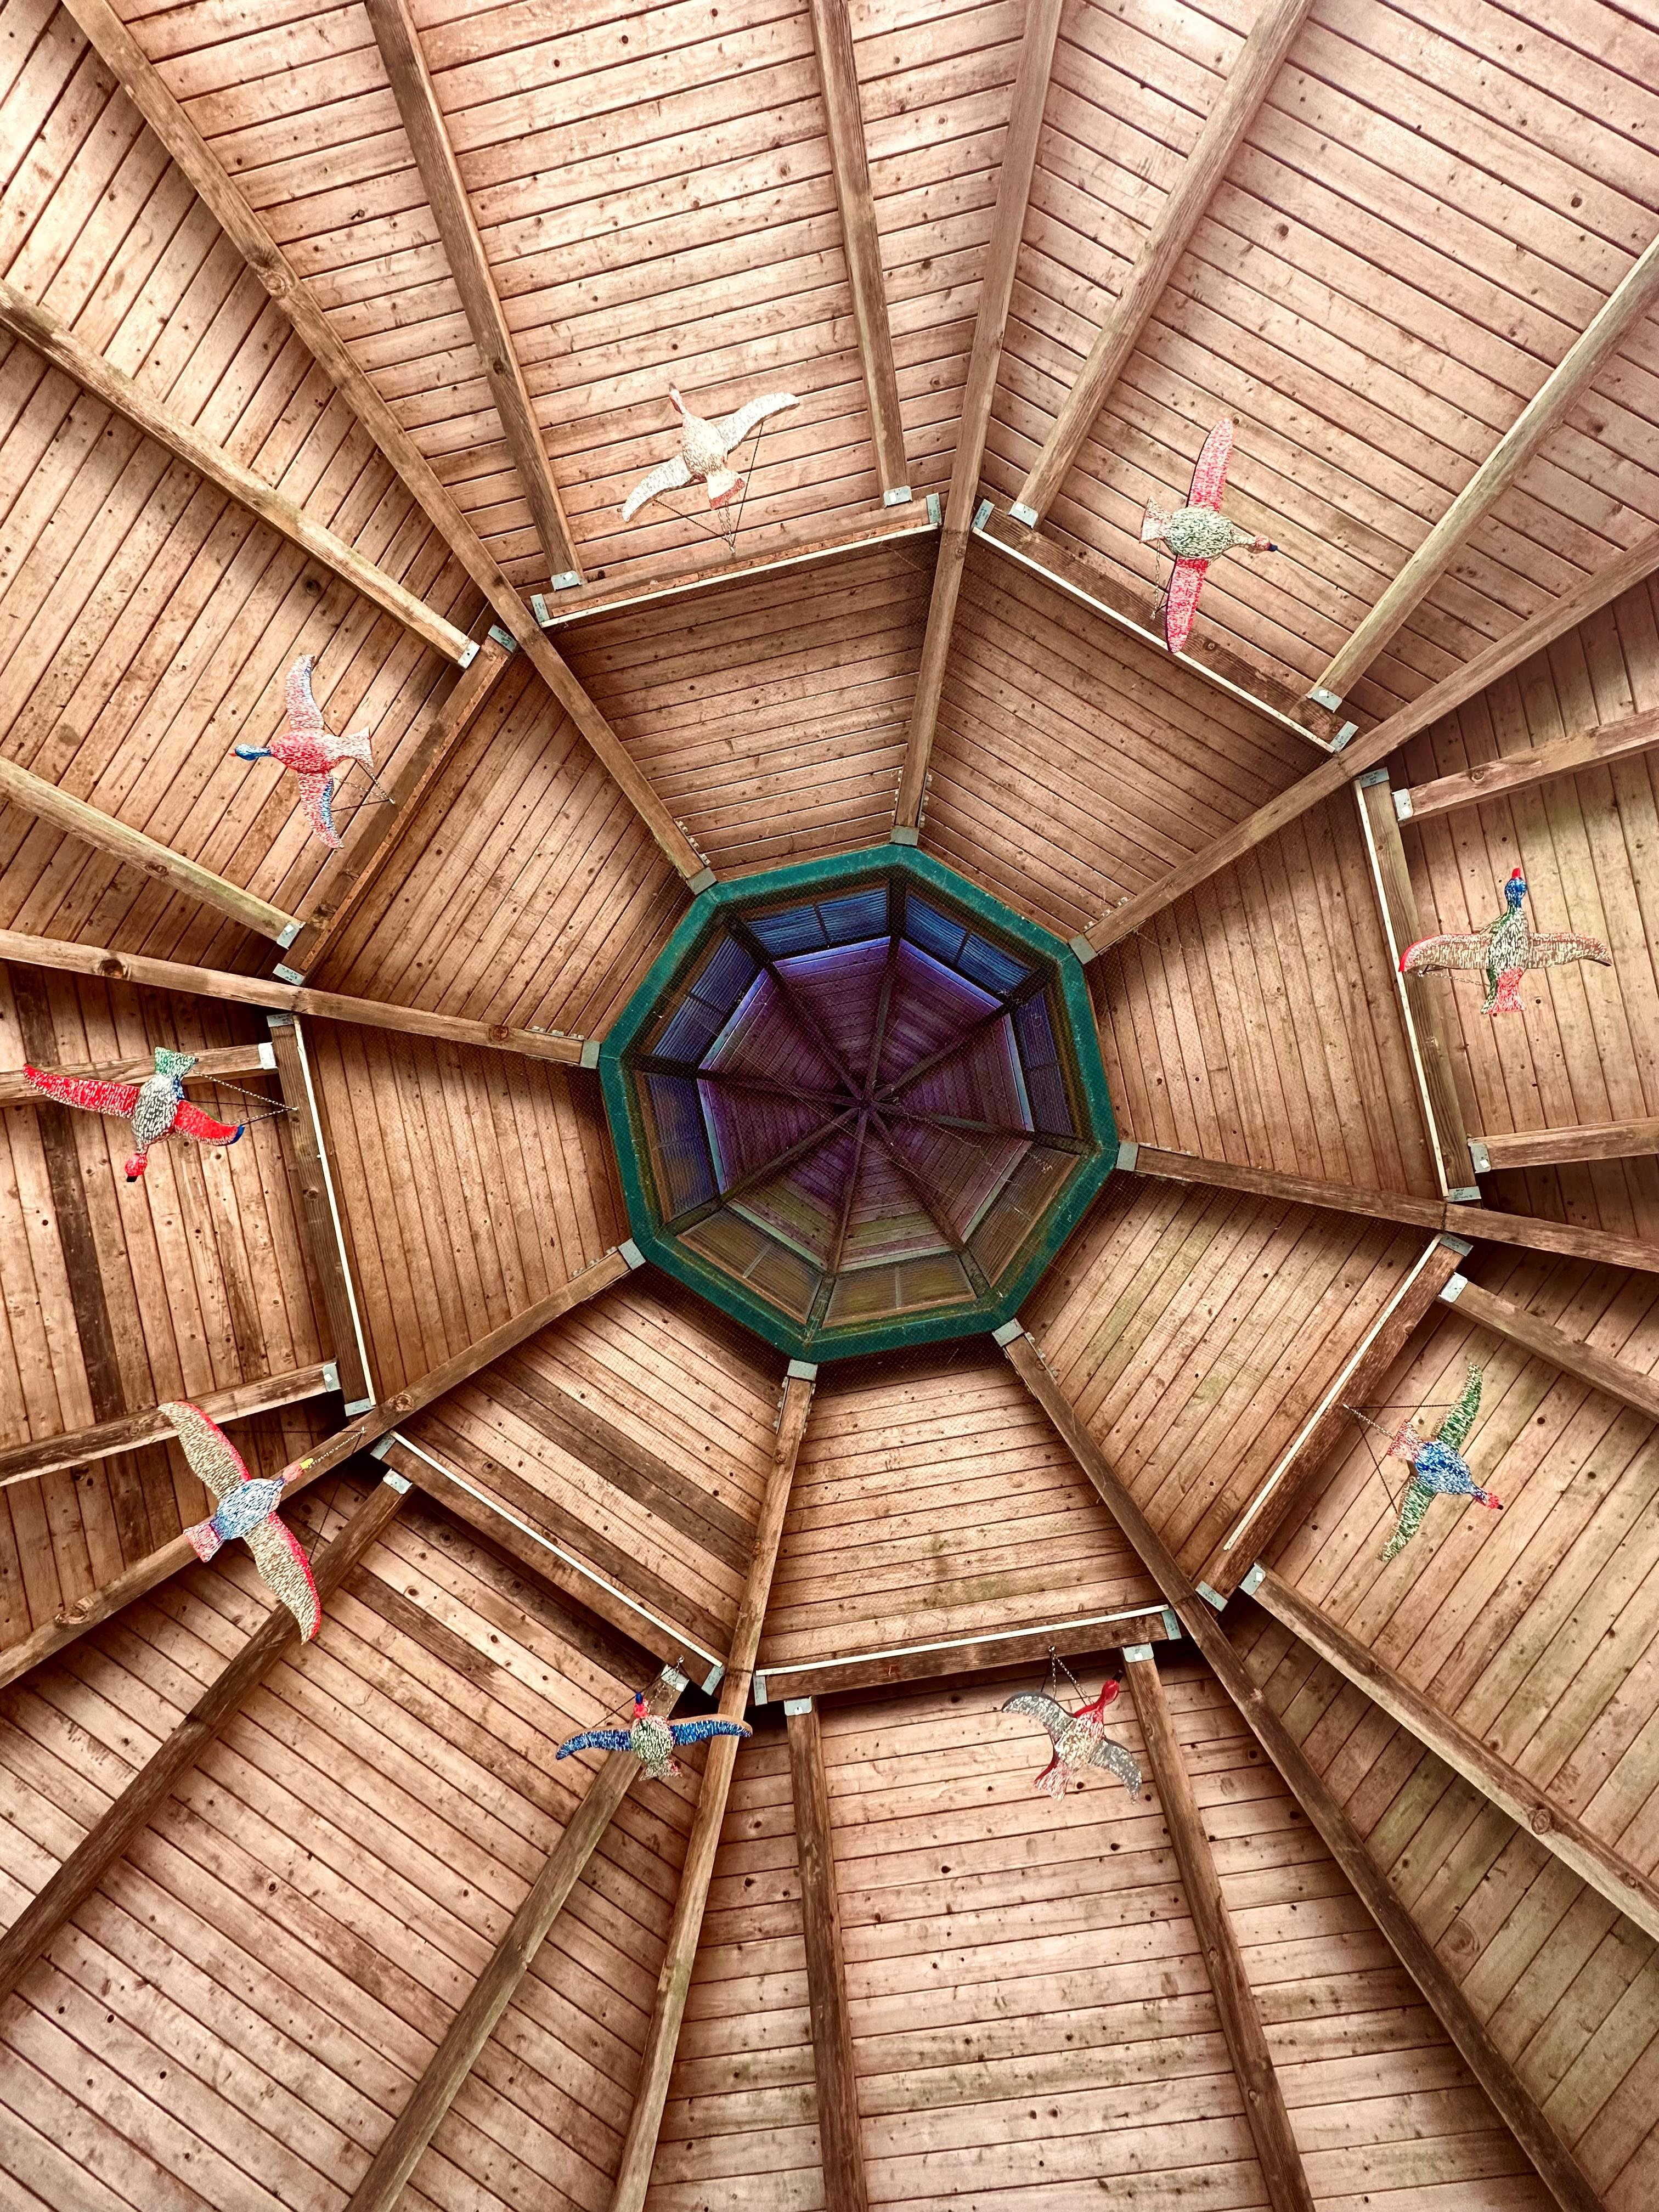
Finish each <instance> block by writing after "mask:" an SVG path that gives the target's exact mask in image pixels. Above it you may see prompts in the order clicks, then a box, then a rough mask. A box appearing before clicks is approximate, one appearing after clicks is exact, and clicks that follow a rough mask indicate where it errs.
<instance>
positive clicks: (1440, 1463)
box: [1383, 1365, 1504, 1559]
mask: <svg viewBox="0 0 1659 2212" xmlns="http://www.w3.org/2000/svg"><path fill="white" fill-rule="evenodd" d="M1479 1412H1480V1369H1479V1368H1478V1367H1475V1366H1473V1365H1472V1366H1471V1367H1470V1369H1469V1376H1468V1382H1467V1383H1464V1385H1463V1389H1462V1395H1461V1396H1460V1397H1459V1399H1458V1401H1457V1403H1456V1404H1455V1406H1454V1407H1452V1409H1451V1411H1450V1413H1448V1414H1447V1416H1446V1418H1445V1419H1444V1420H1443V1421H1442V1423H1441V1424H1440V1426H1439V1428H1438V1429H1437V1431H1435V1433H1434V1435H1433V1436H1431V1437H1423V1436H1419V1434H1418V1432H1417V1429H1416V1427H1415V1425H1414V1424H1413V1422H1411V1421H1402V1422H1401V1425H1400V1427H1399V1428H1398V1429H1397V1430H1396V1431H1395V1434H1394V1437H1393V1439H1392V1441H1391V1442H1390V1443H1389V1449H1388V1452H1387V1455H1386V1456H1387V1457H1388V1458H1389V1459H1403V1460H1404V1461H1405V1462H1407V1465H1408V1466H1409V1467H1410V1468H1411V1470H1412V1479H1411V1480H1410V1482H1409V1483H1407V1486H1406V1496H1405V1501H1404V1503H1403V1504H1402V1505H1401V1509H1400V1526H1399V1527H1398V1528H1396V1529H1395V1532H1394V1534H1393V1535H1392V1536H1390V1537H1389V1541H1388V1542H1387V1543H1386V1544H1385V1545H1384V1546H1383V1558H1384V1559H1395V1558H1396V1557H1397V1556H1398V1554H1399V1553H1401V1552H1403V1551H1404V1550H1405V1548H1406V1547H1407V1544H1409V1543H1410V1541H1411V1540H1412V1538H1413V1536H1414V1535H1415V1534H1417V1532H1418V1530H1419V1528H1421V1527H1422V1526H1423V1521H1424V1516H1425V1515H1426V1513H1427V1512H1428V1510H1429V1507H1430V1506H1431V1504H1433V1502H1434V1500H1435V1499H1436V1498H1473V1499H1474V1502H1475V1504H1477V1505H1486V1506H1490V1507H1491V1509H1492V1511H1493V1512H1494V1513H1501V1512H1502V1511H1503V1510H1504V1501H1503V1499H1502V1498H1494V1497H1493V1496H1492V1492H1491V1491H1489V1490H1482V1489H1481V1487H1480V1484H1479V1483H1478V1482H1477V1481H1476V1480H1475V1479H1474V1476H1473V1475H1472V1474H1470V1473H1469V1463H1468V1461H1467V1460H1466V1459H1464V1458H1462V1456H1461V1455H1460V1454H1459V1451H1458V1446H1459V1445H1460V1444H1461V1443H1462V1441H1463V1439H1464V1437H1466V1436H1468V1432H1469V1431H1470V1430H1471V1428H1473V1427H1474V1417H1475V1415H1476V1414H1477V1413H1479Z"/></svg>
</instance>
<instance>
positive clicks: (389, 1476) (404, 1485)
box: [380, 1467, 412, 1498]
mask: <svg viewBox="0 0 1659 2212" xmlns="http://www.w3.org/2000/svg"><path fill="white" fill-rule="evenodd" d="M380 1480H381V1481H382V1482H383V1483H385V1485H386V1488H387V1489H388V1490H395V1491H396V1492H397V1493H398V1496H399V1497H400V1498H407V1497H408V1495H409V1492H410V1488H411V1487H412V1486H411V1484H410V1480H409V1477H408V1476H407V1475H406V1474H398V1471H397V1469H396V1468H391V1467H389V1468H387V1469H386V1473H385V1474H383V1475H382V1476H381V1477H380Z"/></svg>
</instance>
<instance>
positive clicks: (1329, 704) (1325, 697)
mask: <svg viewBox="0 0 1659 2212" xmlns="http://www.w3.org/2000/svg"><path fill="white" fill-rule="evenodd" d="M1308 696H1309V697H1310V699H1311V700H1312V701H1313V702H1314V704H1315V706H1316V707H1323V708H1326V709H1327V710H1328V712H1329V713H1331V714H1335V712H1336V710H1337V708H1339V707H1340V705H1341V704H1342V694H1341V693H1340V691H1318V690H1315V691H1310V692H1309V694H1308Z"/></svg>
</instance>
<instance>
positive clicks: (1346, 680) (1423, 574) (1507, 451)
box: [1310, 238, 1659, 707]
mask: <svg viewBox="0 0 1659 2212" xmlns="http://www.w3.org/2000/svg"><path fill="white" fill-rule="evenodd" d="M1656 300H1659V238H1656V239H1655V240H1654V241H1653V242H1652V244H1651V245H1650V246H1649V247H1648V249H1647V251H1646V252H1644V253H1643V254H1642V255H1641V256H1640V257H1639V258H1638V260H1637V261H1636V262H1635V264H1633V266H1632V268H1631V269H1630V270H1627V271H1626V275H1625V276H1624V277H1623V279H1622V280H1621V282H1620V283H1619V284H1618V285H1617V286H1616V287H1615V289H1614V290H1613V294H1612V295H1611V296H1610V297H1609V298H1608V299H1607V301H1606V303H1605V304H1604V305H1603V307H1601V312H1600V313H1598V314H1597V315H1596V317H1595V320H1594V321H1593V322H1592V323H1591V324H1590V325H1589V329H1588V330H1586V331H1585V332H1584V333H1583V337H1580V338H1579V339H1578V340H1577V343H1575V344H1574V345H1573V347H1572V348H1571V351H1570V352H1569V353H1568V354H1567V355H1566V356H1565V359H1564V360H1563V361H1562V362H1561V363H1560V365H1559V367H1558V368H1555V369H1554V370H1553V372H1552V373H1551V374H1550V375H1549V376H1548V377H1547V378H1546V379H1545V380H1544V382H1543V384H1542V385H1541V386H1540V387H1539V389H1538V391H1537V392H1535V393H1534V395H1533V397H1532V398H1531V399H1530V400H1529V401H1528V404H1527V405H1526V406H1525V408H1523V409H1522V412H1521V414H1520V415H1519V416H1517V417H1516V421H1515V422H1512V423H1511V424H1510V428H1508V430H1506V431H1505V432H1504V435H1503V437H1502V438H1501V439H1500V440H1499V441H1498V444H1497V445H1496V446H1495V447H1493V449H1492V452H1491V453H1489V454H1488V455H1487V457H1486V459H1485V460H1484V461H1483V462H1482V463H1481V465H1480V467H1479V468H1478V469H1477V470H1476V471H1475V472H1474V475H1473V476H1472V477H1470V479H1469V481H1468V483H1466V484H1465V485H1464V487H1463V489H1462V491H1461V492H1459V493H1458V495H1457V496H1456V498H1455V500H1454V501H1452V503H1451V505H1450V506H1449V507H1448V508H1447V509H1446V512H1445V513H1443V515H1442V516H1441V518H1440V520H1439V521H1438V522H1437V523H1436V524H1435V526H1434V527H1433V529H1432V530H1431V531H1430V532H1429V534H1428V536H1427V537H1426V538H1425V539H1424V541H1423V543H1422V544H1420V545H1419V547H1418V549H1417V550H1416V552H1414V553H1413V555H1412V556H1411V558H1410V560H1408V561H1407V563H1406V565H1405V567H1404V568H1401V571H1400V573H1399V574H1398V575H1397V576H1396V577H1395V580H1394V581H1393V582H1392V583H1391V584H1390V585H1389V588H1388V589H1387V591H1386V592H1383V596H1382V598H1381V599H1379V600H1378V601H1377V603H1376V605H1375V606H1374V607H1373V608H1372V609H1371V611H1370V613H1369V614H1368V615H1367V616H1366V617H1365V619H1364V622H1362V623H1360V625H1359V627H1358V629H1357V630H1355V632H1354V633H1353V635H1352V637H1351V638H1349V640H1348V641H1347V642H1346V645H1344V646H1343V647H1341V648H1340V651H1339V652H1338V653H1336V654H1335V655H1334V657H1333V659H1331V660H1330V662H1329V663H1328V665H1327V667H1326V669H1325V671H1324V673H1323V674H1322V676H1321V677H1320V679H1319V681H1318V683H1317V684H1315V685H1314V686H1313V687H1312V690H1311V693H1310V696H1312V697H1314V698H1316V699H1317V700H1319V701H1320V702H1321V704H1322V705H1323V706H1327V707H1334V706H1335V705H1336V704H1337V702H1339V701H1340V699H1341V698H1342V697H1343V696H1345V695H1346V693H1347V692H1349V691H1350V690H1352V688H1353V686H1354V684H1356V683H1357V682H1358V679H1359V678H1360V677H1361V676H1363V675H1364V672H1365V671H1366V670H1367V669H1368V668H1369V667H1370V665H1371V663H1372V661H1374V660H1375V659H1376V656H1377V654H1378V653H1381V652H1382V650H1383V647H1384V646H1385V645H1387V643H1388V642H1389V639H1390V638H1391V637H1392V636H1393V635H1394V634H1395V631H1396V630H1397V629H1399V628H1400V626H1401V623H1404V622H1405V621H1406V619H1407V617H1408V616H1409V615H1410V614H1411V612H1412V610H1413V608H1414V607H1415V606H1417V605H1418V604H1419V602H1420V601H1421V600H1422V599H1424V597H1425V595H1426V594H1427V593H1428V592H1430V591H1431V590H1432V589H1433V587H1434V586H1435V585H1436V583H1437V581H1438V580H1439V579H1440V578H1441V577H1442V576H1443V574H1445V572H1446V570H1447V569H1448V568H1449V567H1450V566H1451V564H1452V562H1454V561H1455V559H1456V558H1457V556H1458V554H1459V553H1460V552H1461V551H1462V548H1463V547H1464V545H1466V544H1468V540H1469V538H1470V537H1471V536H1472V535H1473V534H1474V532H1475V531H1477V530H1478V529H1479V528H1480V525H1481V524H1482V523H1483V522H1484V521H1485V520H1486V517H1487V516H1488V515H1489V514H1490V513H1492V509H1493V507H1495V506H1496V505H1497V504H1498V501H1499V500H1500V499H1501V498H1502V497H1503V495H1504V493H1505V492H1506V491H1507V490H1508V489H1509V488H1510V485H1511V484H1512V483H1514V482H1515V480H1516V477H1518V476H1519V475H1520V473H1521V471H1522V470H1523V469H1524V468H1525V467H1526V466H1527V465H1528V462H1529V461H1531V460H1532V459H1533V458H1534V455H1536V454H1537V453H1539V451H1540V450H1541V447H1543V446H1544V445H1545V444H1546V442H1547V441H1548V440H1549V439H1550V438H1551V437H1552V436H1553V435H1554V433H1555V432H1556V431H1557V430H1558V429H1559V428H1560V426H1561V424H1562V423H1563V422H1565V419H1566V417H1567V416H1568V415H1569V414H1571V411H1572V410H1573V409H1574V408H1575V407H1576V406H1577V404H1578V402H1579V401H1580V400H1581V399H1582V398H1583V396H1584V394H1585V392H1587V391H1588V390H1589V386H1590V385H1591V384H1592V383H1593V382H1594V380H1595V378H1596V376H1597V375H1599V374H1600V373H1601V369H1602V368H1604V367H1605V366H1606V364H1607V362H1608V361H1610V360H1611V359H1612V357H1613V355H1614V354H1615V353H1617V352H1618V350H1619V348H1620V346H1621V345H1622V344H1623V343H1624V341H1625V340H1626V338H1627V337H1629V335H1630V333H1631V331H1632V330H1633V329H1634V328H1635V326H1636V325H1637V324H1638V322H1639V321H1640V320H1641V319H1642V317H1643V316H1644V315H1645V314H1646V313H1647V312H1648V310H1649V308H1650V307H1652V305H1653V304H1654V301H1656Z"/></svg>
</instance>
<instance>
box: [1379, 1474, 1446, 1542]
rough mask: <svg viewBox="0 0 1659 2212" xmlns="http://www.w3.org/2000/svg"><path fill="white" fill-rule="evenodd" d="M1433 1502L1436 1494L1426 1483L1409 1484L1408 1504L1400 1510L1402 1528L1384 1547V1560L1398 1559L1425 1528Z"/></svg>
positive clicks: (1396, 1531)
mask: <svg viewBox="0 0 1659 2212" xmlns="http://www.w3.org/2000/svg"><path fill="white" fill-rule="evenodd" d="M1433 1502H1434V1492H1433V1491H1431V1489H1430V1488H1429V1486H1428V1484H1427V1483H1426V1482H1412V1483H1409V1484H1407V1489H1406V1502H1405V1504H1403V1505H1402V1506H1401V1509H1400V1526H1399V1527H1398V1528H1396V1529H1395V1532H1394V1534H1393V1535H1392V1536H1390V1537H1389V1541H1388V1542H1387V1543H1386V1544H1384V1546H1383V1559H1398V1557H1399V1556H1400V1554H1401V1552H1403V1551H1404V1550H1405V1548H1406V1547H1407V1544H1409V1543H1410V1541H1411V1540H1412V1538H1413V1536H1414V1535H1415V1534H1417V1532H1418V1530H1419V1528H1421V1527H1422V1526H1423V1523H1424V1521H1425V1519H1426V1517H1427V1516H1428V1510H1429V1508H1430V1506H1431V1504H1433Z"/></svg>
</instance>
